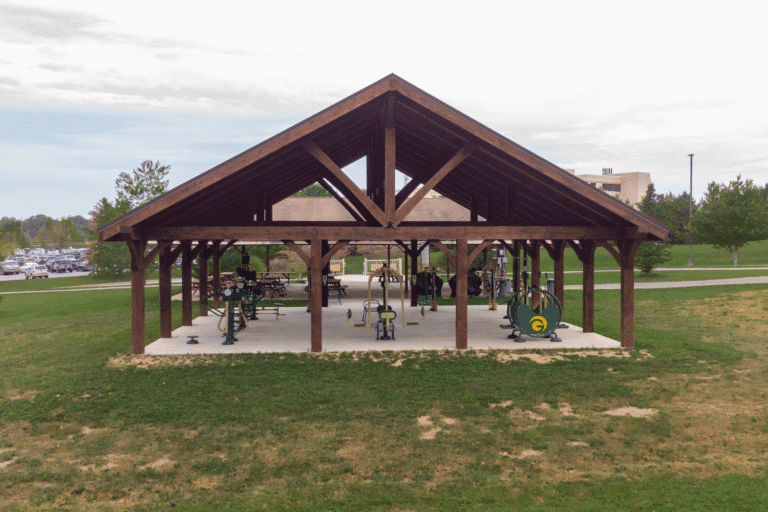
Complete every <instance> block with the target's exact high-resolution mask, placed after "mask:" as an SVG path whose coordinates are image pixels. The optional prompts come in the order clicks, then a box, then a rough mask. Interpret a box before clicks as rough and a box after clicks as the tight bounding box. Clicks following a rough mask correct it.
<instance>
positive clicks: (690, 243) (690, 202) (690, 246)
mask: <svg viewBox="0 0 768 512" xmlns="http://www.w3.org/2000/svg"><path fill="white" fill-rule="evenodd" d="M688 156H689V157H690V159H691V191H690V195H689V196H688V254H689V256H688V266H689V267H692V266H693V234H692V233H691V229H692V228H693V153H691V154H690V155H688Z"/></svg>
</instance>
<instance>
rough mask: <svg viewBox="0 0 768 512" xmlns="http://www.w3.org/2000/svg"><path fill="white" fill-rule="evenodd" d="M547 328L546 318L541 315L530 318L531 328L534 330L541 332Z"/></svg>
mask: <svg viewBox="0 0 768 512" xmlns="http://www.w3.org/2000/svg"><path fill="white" fill-rule="evenodd" d="M546 328H547V319H546V318H544V317H543V316H535V317H533V318H531V329H533V330H534V331H536V332H541V331H543V330H544V329H546Z"/></svg>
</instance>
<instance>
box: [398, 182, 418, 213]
mask: <svg viewBox="0 0 768 512" xmlns="http://www.w3.org/2000/svg"><path fill="white" fill-rule="evenodd" d="M419 185H421V181H419V180H417V179H416V178H411V181H409V182H408V183H406V184H405V186H404V187H403V188H401V189H400V192H398V193H397V196H396V197H395V205H396V206H395V207H396V208H400V206H402V204H403V202H405V200H406V199H408V196H409V195H411V192H413V191H414V190H416V189H417V188H418V187H419Z"/></svg>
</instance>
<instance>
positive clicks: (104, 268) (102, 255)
mask: <svg viewBox="0 0 768 512" xmlns="http://www.w3.org/2000/svg"><path fill="white" fill-rule="evenodd" d="M130 210H131V203H130V202H128V201H127V200H120V199H116V200H115V202H114V204H113V203H111V202H110V201H109V200H108V199H107V198H106V197H104V198H102V199H101V200H100V201H99V202H98V203H96V205H95V206H94V207H93V210H91V212H90V214H91V229H90V231H89V234H88V260H89V261H90V263H91V266H92V267H93V274H95V275H97V276H106V277H121V276H122V275H124V274H125V273H126V272H127V271H128V270H130V268H131V254H130V251H129V250H128V247H127V246H126V245H125V244H122V243H115V242H99V241H98V233H97V232H96V228H98V227H99V226H101V225H103V224H106V223H107V222H110V221H112V220H115V219H116V218H118V217H120V216H121V215H124V214H126V213H128V212H129V211H130Z"/></svg>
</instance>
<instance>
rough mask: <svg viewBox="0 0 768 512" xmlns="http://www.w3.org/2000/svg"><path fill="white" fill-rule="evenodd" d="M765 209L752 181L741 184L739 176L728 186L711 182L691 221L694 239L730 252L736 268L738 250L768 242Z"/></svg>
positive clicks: (760, 195) (767, 214) (766, 205)
mask: <svg viewBox="0 0 768 512" xmlns="http://www.w3.org/2000/svg"><path fill="white" fill-rule="evenodd" d="M766 207H768V203H767V202H766V199H765V197H763V194H762V192H761V191H760V189H759V188H757V187H756V186H755V185H754V184H753V183H752V180H747V181H742V180H741V175H739V176H738V177H737V178H736V180H735V181H732V182H730V183H729V184H728V186H726V185H722V184H717V183H715V182H714V181H713V182H712V183H710V184H709V186H708V187H707V192H706V194H705V196H704V200H703V201H702V203H701V208H700V209H699V211H697V212H696V215H694V217H693V236H694V238H695V239H696V240H699V241H701V242H703V243H705V244H712V245H713V246H714V247H715V249H725V250H727V251H728V252H730V253H731V255H732V256H733V265H734V266H736V265H738V261H739V249H740V248H741V247H743V246H745V245H747V244H748V243H749V242H754V241H757V240H763V239H765V238H768V210H766Z"/></svg>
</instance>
